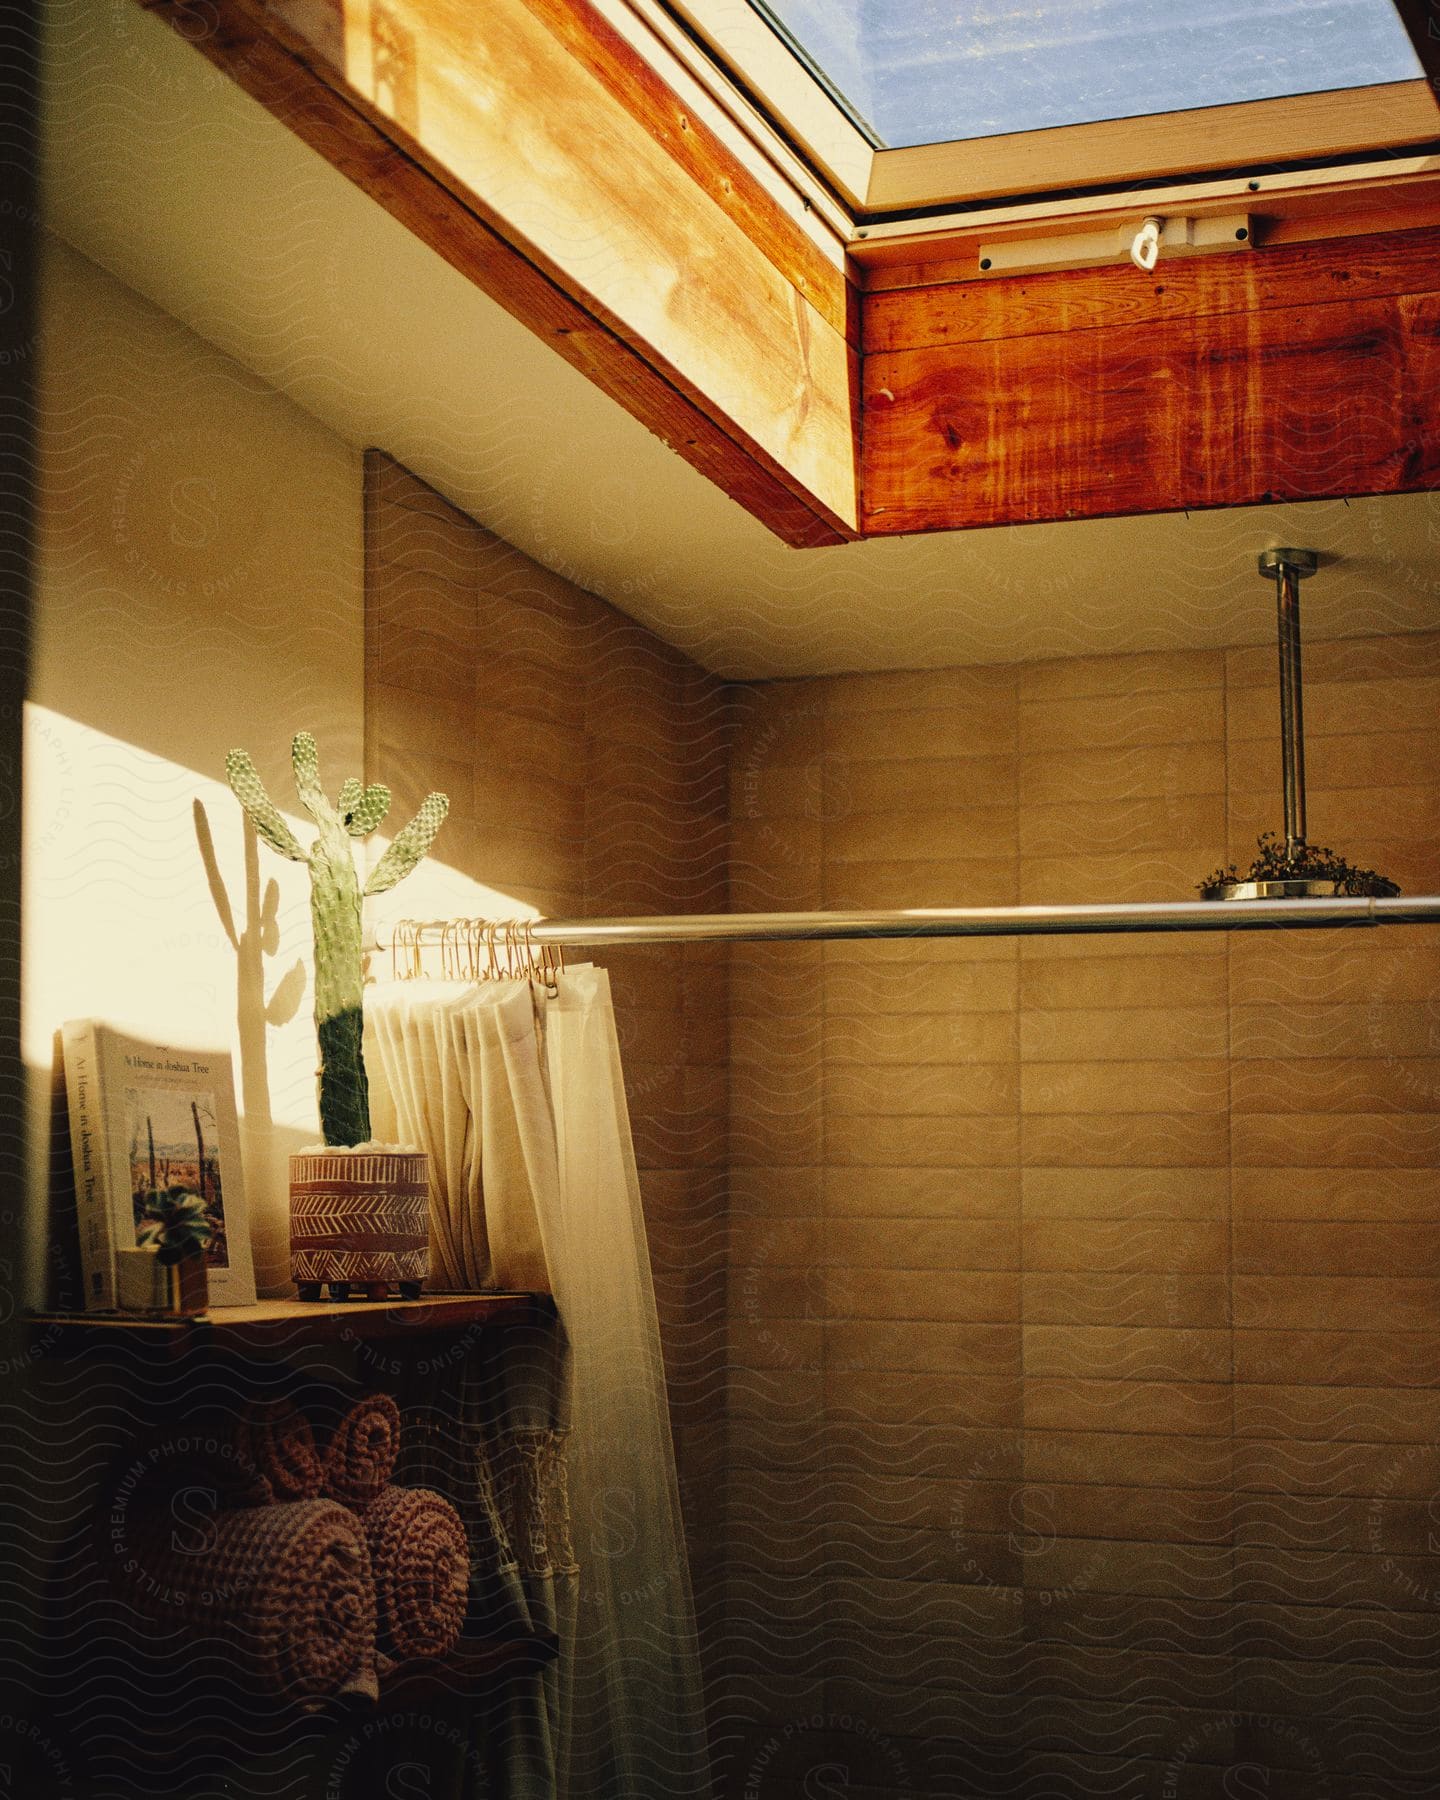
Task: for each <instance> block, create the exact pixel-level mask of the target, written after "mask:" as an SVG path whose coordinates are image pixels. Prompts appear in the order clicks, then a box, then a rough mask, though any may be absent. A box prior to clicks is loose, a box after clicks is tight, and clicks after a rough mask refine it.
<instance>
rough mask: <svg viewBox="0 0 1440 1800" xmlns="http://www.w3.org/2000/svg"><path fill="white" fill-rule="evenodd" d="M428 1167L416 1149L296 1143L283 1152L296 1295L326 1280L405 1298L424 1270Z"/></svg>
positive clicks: (315, 1294)
mask: <svg viewBox="0 0 1440 1800" xmlns="http://www.w3.org/2000/svg"><path fill="white" fill-rule="evenodd" d="M429 1214H430V1166H429V1158H428V1157H427V1156H426V1154H425V1152H424V1151H423V1150H386V1149H383V1148H371V1147H368V1146H363V1147H361V1148H360V1149H357V1150H331V1149H325V1150H297V1151H296V1152H295V1153H294V1155H292V1156H291V1158H290V1273H291V1275H292V1277H293V1278H294V1280H295V1281H296V1283H297V1284H298V1286H299V1289H300V1298H301V1299H302V1300H318V1299H319V1298H320V1290H321V1287H322V1286H326V1285H328V1287H329V1289H330V1297H331V1298H332V1299H334V1300H348V1299H349V1298H350V1292H351V1289H352V1288H353V1287H358V1288H359V1289H360V1290H361V1292H362V1293H363V1295H364V1297H365V1298H367V1299H372V1300H384V1299H388V1298H389V1295H390V1289H391V1287H392V1286H394V1287H396V1288H397V1289H398V1290H399V1294H400V1298H401V1299H402V1300H413V1299H415V1298H416V1297H417V1296H418V1294H419V1292H420V1287H421V1283H422V1282H423V1281H424V1279H425V1276H426V1274H427V1273H428V1270H429V1261H430V1217H429Z"/></svg>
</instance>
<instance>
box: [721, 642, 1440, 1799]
mask: <svg viewBox="0 0 1440 1800" xmlns="http://www.w3.org/2000/svg"><path fill="white" fill-rule="evenodd" d="M1308 674H1309V677H1310V685H1309V687H1308V690H1307V721H1308V725H1309V731H1310V771H1311V781H1312V791H1311V809H1310V811H1311V837H1312V840H1313V841H1317V842H1321V843H1332V844H1334V845H1335V847H1337V848H1340V849H1343V850H1344V851H1345V852H1346V853H1347V854H1349V855H1350V856H1351V857H1352V859H1354V860H1358V861H1360V862H1362V863H1370V864H1373V865H1374V866H1377V867H1379V868H1381V869H1383V870H1385V871H1386V872H1388V873H1390V874H1392V875H1393V876H1394V877H1395V878H1396V879H1398V880H1399V881H1401V882H1402V883H1403V884H1404V885H1405V887H1406V888H1407V889H1410V890H1412V891H1421V890H1428V891H1436V890H1440V816H1437V796H1440V783H1437V781H1436V777H1435V774H1434V760H1433V753H1432V748H1431V747H1432V746H1433V744H1434V742H1435V731H1436V726H1437V724H1440V636H1436V635H1427V636H1417V637H1410V638H1404V639H1398V640H1384V641H1379V640H1377V641H1361V642H1353V643H1345V644H1326V645H1318V644H1317V645H1315V646H1314V647H1313V648H1312V649H1311V650H1310V653H1309V658H1308ZM736 709H737V735H736V742H735V748H734V754H733V758H732V768H731V806H732V818H733V827H732V877H731V896H732V905H734V906H735V907H737V908H755V907H767V908H768V907H790V906H805V907H811V906H813V907H846V906H857V907H861V906H864V907H870V906H887V907H888V906H895V907H899V906H923V905H932V904H977V905H984V904H992V903H993V904H1005V903H1016V902H1020V903H1029V902H1045V901H1049V902H1064V901H1085V900H1161V899H1172V898H1176V897H1181V896H1186V895H1189V894H1191V893H1192V892H1193V888H1194V884H1195V883H1196V881H1198V880H1199V879H1200V878H1201V877H1202V876H1204V875H1205V874H1207V873H1208V872H1209V871H1210V870H1211V869H1213V868H1214V867H1215V866H1216V865H1217V864H1219V863H1220V862H1221V861H1222V860H1226V859H1228V858H1230V857H1234V858H1236V859H1237V860H1242V861H1248V858H1249V855H1250V854H1251V853H1252V851H1251V845H1252V843H1253V839H1254V837H1255V835H1256V833H1257V832H1258V831H1259V830H1261V829H1265V828H1273V827H1274V826H1276V825H1278V823H1279V817H1278V814H1279V802H1278V787H1279V779H1278V754H1279V752H1278V733H1277V728H1276V718H1275V714H1276V701H1275V691H1274V653H1273V650H1255V651H1252V650H1242V651H1234V652H1231V653H1229V654H1226V653H1221V652H1215V653H1201V654H1183V655H1157V656H1128V657H1096V658H1084V659H1074V660H1070V661H1066V662H1057V663H1048V664H1037V665H1029V666H1022V667H1019V668H995V669H992V668H978V669H959V670H947V671H942V672H926V673H916V674H893V675H879V676H857V677H841V678H835V679H831V680H819V681H802V682H786V683H773V684H764V685H756V686H753V687H749V688H745V689H742V690H739V692H738V694H737V700H736ZM1437 992H1440V946H1437V945H1435V944H1434V943H1433V942H1432V941H1431V939H1430V938H1429V937H1427V936H1426V935H1424V934H1423V933H1421V932H1418V931H1414V930H1396V931H1393V932H1387V933H1385V934H1383V935H1382V934H1379V933H1373V934H1372V933H1351V934H1340V933H1336V932H1333V931H1332V932H1317V933H1314V934H1310V933H1304V934H1288V935H1285V936H1277V935H1274V934H1264V935H1261V934H1256V935H1249V934H1236V935H1233V936H1229V937H1222V936H1218V935H1217V936H1215V937H1198V936H1191V937H1183V938H1179V937H1176V938H1166V937H1163V936H1154V937H1126V938H1114V939H1105V938H1083V939H1069V940H1066V939H1035V940H1028V941H1026V942H1024V943H1023V944H1019V943H1016V942H1014V941H1001V940H994V941H990V942H975V943H970V944H944V943H940V942H935V941H931V942H925V943H917V944H913V945H911V944H885V945H869V946H867V945H857V944H831V945H827V946H823V947H820V946H804V945H780V946H765V947H756V948H746V949H737V950H736V952H735V953H734V957H733V962H732V978H731V1006H732V1037H731V1056H732V1062H731V1134H732V1135H731V1143H732V1157H733V1163H734V1167H733V1173H732V1190H731V1198H732V1213H731V1258H730V1316H731V1382H730V1400H731V1424H732V1448H733V1470H732V1487H731V1505H732V1527H731V1544H732V1548H733V1550H734V1554H735V1563H734V1568H733V1574H732V1581H731V1625H730V1632H731V1635H730V1640H729V1641H730V1645H731V1648H732V1650H733V1652H734V1659H733V1660H734V1686H733V1689H732V1698H733V1710H732V1714H731V1727H732V1729H731V1733H730V1737H729V1750H730V1757H729V1762H728V1771H727V1772H728V1775H729V1778H730V1780H731V1784H732V1787H733V1790H734V1791H735V1792H737V1793H743V1792H759V1793H763V1794H764V1795H765V1796H767V1800H770V1797H772V1796H775V1797H781V1800H797V1797H798V1796H801V1795H808V1794H812V1793H828V1792H831V1791H836V1792H839V1791H844V1792H847V1793H850V1794H852V1795H856V1796H861V1795H866V1796H868V1795H871V1794H874V1795H875V1796H880V1795H886V1796H889V1795H893V1794H897V1793H906V1794H924V1795H932V1794H933V1795H937V1796H938V1795H946V1796H979V1795H986V1796H989V1795H1010V1794H1026V1795H1032V1796H1035V1800H1040V1797H1041V1796H1044V1797H1045V1800H1050V1797H1051V1796H1054V1797H1056V1800H1061V1797H1066V1796H1075V1797H1076V1800H1079V1797H1080V1796H1086V1797H1088V1796H1092V1795H1106V1796H1109V1795H1116V1796H1124V1797H1126V1800H1129V1797H1131V1796H1133V1797H1134V1800H1141V1797H1142V1796H1144V1797H1147V1800H1148V1797H1152V1796H1153V1797H1154V1800H1161V1797H1162V1796H1163V1797H1167V1800H1168V1797H1170V1796H1181V1797H1183V1800H1212V1797H1213V1800H1220V1797H1221V1796H1225V1797H1227V1800H1234V1797H1235V1796H1237V1795H1243V1794H1256V1795H1259V1794H1264V1795H1267V1796H1271V1797H1272V1800H1327V1797H1329V1796H1335V1797H1336V1800H1339V1797H1341V1796H1355V1797H1357V1800H1359V1797H1361V1796H1363V1797H1364V1800H1385V1797H1387V1796H1397V1797H1398V1796H1416V1797H1418V1796H1419V1795H1421V1794H1428V1793H1433V1792H1434V1782H1435V1777H1434V1773H1433V1771H1434V1768H1435V1767H1436V1766H1437V1759H1440V1725H1437V1724H1436V1720H1437V1718H1440V1706H1437V1703H1440V1451H1437V1449H1436V1440H1437V1427H1440V1357H1437V1350H1440V1173H1437V1171H1440V1001H1437V998H1436V996H1437ZM827 1782H828V1783H829V1784H830V1785H828V1786H827V1785H826V1784H827ZM846 1782H848V1784H849V1785H848V1787H847V1786H845V1785H844V1784H845V1783H846Z"/></svg>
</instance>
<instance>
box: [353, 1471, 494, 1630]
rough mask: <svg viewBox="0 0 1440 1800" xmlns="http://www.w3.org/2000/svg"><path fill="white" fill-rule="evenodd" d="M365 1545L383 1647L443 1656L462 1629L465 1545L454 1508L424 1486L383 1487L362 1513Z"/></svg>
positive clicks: (467, 1554) (466, 1586)
mask: <svg viewBox="0 0 1440 1800" xmlns="http://www.w3.org/2000/svg"><path fill="white" fill-rule="evenodd" d="M360 1517H361V1522H362V1523H363V1525H364V1527H365V1536H366V1538H367V1539H368V1541H369V1545H370V1563H371V1567H372V1569H373V1570H374V1575H375V1600H376V1611H377V1622H378V1626H379V1641H380V1647H381V1649H382V1650H384V1651H386V1652H387V1653H388V1654H389V1655H391V1656H393V1657H394V1658H395V1659H396V1661H397V1662H404V1661H405V1660H407V1659H408V1658H410V1657H415V1656H444V1655H445V1653H446V1651H448V1650H449V1649H450V1648H451V1647H452V1646H453V1645H454V1643H455V1640H456V1639H457V1638H458V1637H459V1636H460V1627H461V1626H462V1624H463V1623H464V1621H465V1608H466V1602H467V1599H468V1596H469V1590H470V1549H469V1545H468V1544H467V1542H466V1539H465V1530H464V1527H463V1526H462V1525H461V1523H460V1519H459V1515H458V1514H457V1513H456V1511H455V1508H454V1507H453V1506H452V1505H451V1504H450V1502H449V1501H448V1500H447V1499H445V1497H444V1496H443V1495H441V1494H436V1493H433V1492H432V1491H431V1490H430V1489H429V1488H398V1487H391V1488H386V1489H385V1491H384V1493H383V1494H381V1496H380V1498H379V1499H378V1500H377V1501H376V1502H375V1503H374V1505H373V1506H369V1507H367V1508H366V1509H365V1511H364V1512H363V1513H362V1514H361V1515H360Z"/></svg>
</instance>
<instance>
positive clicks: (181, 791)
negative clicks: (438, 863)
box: [24, 240, 364, 1292]
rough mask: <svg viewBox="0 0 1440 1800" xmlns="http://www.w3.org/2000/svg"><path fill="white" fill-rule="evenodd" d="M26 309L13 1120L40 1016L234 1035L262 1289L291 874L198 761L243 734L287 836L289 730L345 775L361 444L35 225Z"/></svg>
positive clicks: (329, 777) (40, 1134) (287, 1130)
mask: <svg viewBox="0 0 1440 1800" xmlns="http://www.w3.org/2000/svg"><path fill="white" fill-rule="evenodd" d="M42 321H43V342H42V345H41V351H42V383H41V400H42V412H43V418H42V434H43V444H42V463H41V471H42V472H41V504H40V555H39V588H38V595H39V598H38V607H37V620H36V642H35V657H34V675H33V683H32V704H31V706H30V707H29V709H28V715H29V716H28V736H27V745H28V749H27V755H28V767H27V781H26V796H25V839H24V842H25V908H26V925H25V929H26V945H25V1050H26V1057H27V1061H28V1062H29V1063H30V1065H31V1068H32V1070H33V1071H34V1072H35V1076H36V1081H35V1087H36V1119H35V1123H36V1128H37V1136H36V1140H35V1141H36V1143H37V1146H38V1145H41V1144H43V1142H44V1130H43V1127H44V1110H43V1107H44V1092H45V1089H46V1087H47V1086H48V1066H49V1060H50V1046H51V1034H52V1033H53V1031H54V1030H55V1028H56V1027H57V1026H58V1025H59V1024H60V1023H61V1021H62V1020H64V1019H66V1018H69V1017H77V1016H86V1015H99V1016H102V1017H107V1018H112V1019H114V1020H116V1021H117V1022H125V1023H128V1024H129V1025H130V1026H131V1027H132V1028H134V1029H135V1030H136V1031H139V1032H142V1033H146V1034H153V1035H154V1036H156V1037H157V1038H159V1039H162V1040H180V1041H184V1040H185V1039H187V1038H188V1039H193V1040H195V1041H199V1042H206V1043H212V1044H213V1043H220V1044H226V1043H232V1042H236V1043H238V1045H239V1047H240V1049H241V1050H242V1052H243V1054H242V1060H241V1064H240V1066H239V1070H238V1074H239V1076H240V1077H241V1079H240V1080H239V1086H240V1089H241V1103H242V1108H243V1111H244V1113H245V1115H246V1123H245V1127H244V1134H245V1135H244V1151H245V1165H246V1178H247V1186H248V1188H249V1192H250V1199H251V1212H252V1221H253V1227H252V1228H253V1237H254V1246H255V1261H256V1273H257V1277H258V1279H259V1281H260V1283H261V1289H262V1292H263V1291H265V1290H266V1289H267V1288H268V1289H270V1290H272V1291H273V1290H274V1289H275V1288H277V1287H278V1286H280V1285H282V1284H283V1282H284V1280H285V1276H286V1268H285V1263H286V1251H287V1244H286V1232H287V1221H286V1199H285V1166H284V1158H285V1156H286V1154H288V1151H289V1150H290V1149H292V1148H293V1147H295V1146H296V1145H297V1144H299V1143H302V1142H313V1141H314V1139H315V1136H316V1118H315V1093H314V1067H315V1048H314V1036H313V1031H312V1026H311V1018H310V1007H311V996H310V991H309V980H308V968H309V957H310V931H309V909H308V877H307V875H306V873H305V870H304V869H303V867H301V866H300V865H298V864H295V863H288V862H285V861H283V860H282V859H281V858H280V857H278V856H276V855H274V854H273V853H272V852H271V851H269V850H268V849H267V848H265V847H264V846H261V847H260V848H259V852H258V857H257V858H255V859H254V860H253V861H252V866H251V870H250V873H249V892H248V895H247V869H246V857H245V847H244V842H245V840H244V833H243V832H242V826H241V814H240V810H239V807H238V806H237V804H236V802H235V800H234V798H233V797H232V796H231V794H230V792H229V789H228V788H227V787H226V786H225V783H224V757H225V752H226V751H227V750H228V749H229V748H230V747H231V746H232V745H235V744H239V745H243V746H245V747H246V748H248V749H249V750H250V751H251V752H252V754H253V755H254V757H255V760H256V762H257V764H258V765H259V768H260V770H261V773H262V775H263V776H264V778H265V780H266V781H267V783H268V784H269V786H270V789H271V792H272V795H273V796H274V798H275V799H276V801H277V803H278V804H279V805H280V806H281V808H282V810H284V811H286V813H287V814H288V815H289V816H291V818H292V820H293V821H294V822H295V824H296V826H297V829H299V831H300V835H301V838H302V842H305V841H308V839H309V836H310V832H309V829H308V821H302V820H300V819H296V818H295V813H294V809H295V799H294V789H293V786H292V784H291V780H290V771H289V757H288V747H289V742H290V738H291V735H292V733H293V732H294V731H295V730H296V729H297V728H299V727H302V726H303V727H308V728H309V729H310V730H312V731H313V732H314V733H315V735H316V737H317V738H318V739H319V742H320V749H321V755H322V759H323V761H322V768H323V771H324V773H325V775H326V786H327V788H331V789H333V788H334V787H337V786H338V785H339V782H340V780H341V778H342V777H343V776H345V775H347V774H351V773H354V774H359V773H360V772H361V762H362V742H363V726H364V586H363V580H364V568H363V542H362V509H361V466H360V454H359V451H358V450H357V449H355V448H353V447H351V446H349V445H347V444H345V443H342V442H341V441H340V439H339V438H337V437H336V436H334V435H333V434H332V433H331V432H330V431H328V430H327V429H326V428H325V427H323V426H322V425H320V424H319V423H318V422H317V421H316V420H315V419H314V418H313V417H312V416H311V415H309V414H308V413H306V412H303V411H301V410H300V408H298V407H297V406H296V405H294V404H293V402H291V401H289V400H287V399H285V398H283V397H282V396H280V395H278V394H276V393H275V392H273V391H272V390H271V389H269V388H267V387H265V386H263V385H262V384H261V383H260V382H259V381H258V380H257V379H256V378H255V376H253V375H252V374H250V373H249V372H248V371H247V370H245V369H243V368H242V367H241V366H240V365H239V364H238V363H235V362H233V361H231V360H230V359H229V358H228V357H226V356H224V355H222V354H221V353H220V352H219V351H217V350H216V349H214V348H213V347H212V346H211V345H209V344H207V343H206V342H204V341H203V340H202V339H200V338H199V337H196V336H195V335H194V334H193V333H192V332H190V331H189V330H187V329H186V328H185V327H184V326H182V325H180V324H178V323H176V321H175V320H173V319H172V318H170V317H169V316H167V315H166V314H165V313H162V312H160V311H159V310H158V309H157V308H156V307H154V306H152V305H151V304H149V302H147V301H144V300H142V299H140V298H139V297H138V296H137V295H136V294H134V293H133V292H131V291H130V290H129V289H128V288H125V287H123V286H121V285H120V283H119V282H117V281H116V280H114V279H113V278H112V277H111V276H110V275H107V274H106V273H104V272H103V271H102V270H100V269H98V268H97V267H96V266H95V265H94V264H92V263H90V262H87V261H86V260H85V259H84V258H83V257H81V256H79V255H77V254H76V253H75V252H74V251H73V250H71V249H69V248H68V247H67V246H65V245H64V244H62V243H60V242H59V241H58V240H51V242H50V245H49V248H48V253H47V258H46V266H45V278H44V286H43V312H42ZM197 809H198V811H197ZM205 828H208V832H209V834H210V836H211V838H212V839H213V843H214V853H215V862H216V865H217V867H218V870H219V874H220V878H221V881H222V883H223V888H224V891H225V893H226V895H227V896H228V905H229V907H230V909H231V910H232V912H233V915H234V921H235V926H236V930H237V932H243V931H245V930H246V926H247V917H248V918H249V921H250V925H251V929H252V932H253V934H254V935H253V936H252V938H251V944H252V946H254V947H253V948H252V949H251V951H250V954H249V956H248V957H240V958H237V954H236V950H235V948H234V947H233V946H232V944H231V942H230V940H229V938H228V936H227V933H226V930H225V928H224V926H223V924H222V920H221V916H220V912H219V909H218V908H217V904H216V899H215V896H214V894H213V893H212V886H211V882H210V880H209V878H208V877H207V872H206V865H205V859H204V857H203V856H202V853H201V847H200V833H201V831H202V830H203V829H205ZM271 883H274V884H275V890H274V895H273V906H271V907H270V908H269V912H270V915H271V916H270V923H269V924H268V925H266V926H265V928H264V929H263V930H261V929H260V926H259V922H258V921H257V919H256V917H255V915H256V914H257V913H259V914H260V915H261V917H263V916H264V914H265V912H266V896H267V890H268V889H269V886H270V884H271ZM297 963H303V965H304V969H305V971H306V973H305V982H304V987H303V990H302V989H300V987H299V984H298V979H297V977H295V976H293V975H292V976H290V978H289V983H288V986H287V988H286V990H285V993H284V995H283V998H284V999H286V1000H288V1003H289V1004H288V1007H282V1009H281V1010H282V1011H288V1012H289V1014H290V1016H289V1017H288V1019H287V1020H285V1021H284V1022H280V1021H276V1022H274V1023H271V1024H269V1025H266V1024H265V1023H264V1022H263V1020H262V1017H261V1007H262V1005H263V1004H264V1002H265V1001H266V1000H268V999H269V997H270V996H271V995H272V994H273V993H274V992H275V990H276V989H277V987H279V985H280V983H281V982H282V979H284V978H285V977H286V974H287V971H290V970H292V969H294V967H295V965H296V964H297ZM237 970H238V971H240V973H238V974H237ZM242 985H243V987H244V988H245V991H244V992H243V993H242V992H241V991H240V990H241V987H242ZM38 1160H39V1159H38V1158H37V1161H38ZM41 1174H42V1171H41V1170H40V1169H39V1168H38V1167H37V1170H36V1184H35V1185H36V1197H37V1203H38V1202H39V1200H40V1197H41V1193H42V1183H41Z"/></svg>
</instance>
